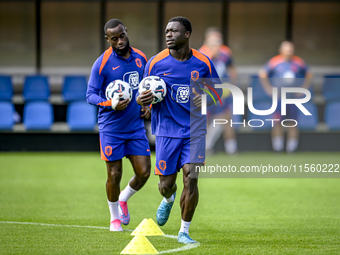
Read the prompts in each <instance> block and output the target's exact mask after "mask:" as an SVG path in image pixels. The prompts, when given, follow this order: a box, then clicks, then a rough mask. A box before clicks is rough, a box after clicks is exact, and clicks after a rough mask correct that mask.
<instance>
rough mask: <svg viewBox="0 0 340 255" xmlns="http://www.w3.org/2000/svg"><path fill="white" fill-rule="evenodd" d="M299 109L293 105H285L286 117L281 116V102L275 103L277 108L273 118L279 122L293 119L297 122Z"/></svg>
mask: <svg viewBox="0 0 340 255" xmlns="http://www.w3.org/2000/svg"><path fill="white" fill-rule="evenodd" d="M298 111H299V109H298V108H297V106H296V105H295V104H287V105H286V115H281V100H278V102H277V108H276V110H275V112H274V115H273V118H274V119H279V120H286V119H293V120H297V117H298Z"/></svg>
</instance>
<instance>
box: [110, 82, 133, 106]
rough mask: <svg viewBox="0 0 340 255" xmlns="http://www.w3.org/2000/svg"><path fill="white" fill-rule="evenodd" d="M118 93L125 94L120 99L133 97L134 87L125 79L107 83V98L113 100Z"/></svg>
mask: <svg viewBox="0 0 340 255" xmlns="http://www.w3.org/2000/svg"><path fill="white" fill-rule="evenodd" d="M116 93H117V94H123V96H122V97H121V98H120V99H119V100H120V101H123V100H125V99H130V100H131V99H132V89H131V87H130V85H129V83H127V82H125V81H122V80H115V81H113V82H111V83H109V85H107V87H106V90H105V96H106V99H107V100H111V99H112V98H113V97H114V95H115V94H116Z"/></svg>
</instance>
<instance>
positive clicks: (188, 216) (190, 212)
mask: <svg viewBox="0 0 340 255" xmlns="http://www.w3.org/2000/svg"><path fill="white" fill-rule="evenodd" d="M198 165H201V164H185V165H184V166H183V191H182V195H181V201H180V206H181V216H182V219H181V229H180V230H179V233H178V241H179V242H180V243H195V242H196V241H194V240H193V239H191V237H190V236H189V227H190V224H191V221H192V218H193V216H194V213H195V210H196V207H197V204H198V196H199V195H198V187H197V183H198V178H197V175H194V176H193V173H194V171H195V169H196V168H195V167H196V166H198ZM190 173H191V174H190Z"/></svg>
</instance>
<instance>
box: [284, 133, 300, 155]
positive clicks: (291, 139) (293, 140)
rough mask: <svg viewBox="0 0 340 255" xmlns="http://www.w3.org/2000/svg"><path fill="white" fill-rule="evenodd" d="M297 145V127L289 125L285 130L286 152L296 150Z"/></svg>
mask: <svg viewBox="0 0 340 255" xmlns="http://www.w3.org/2000/svg"><path fill="white" fill-rule="evenodd" d="M298 145H299V129H298V127H289V128H288V130H287V145H286V150H287V152H289V153H291V152H294V151H296V149H297V147H298Z"/></svg>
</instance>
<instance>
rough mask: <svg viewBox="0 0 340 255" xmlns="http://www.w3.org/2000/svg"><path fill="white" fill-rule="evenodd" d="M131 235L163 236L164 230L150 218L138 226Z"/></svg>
mask: <svg viewBox="0 0 340 255" xmlns="http://www.w3.org/2000/svg"><path fill="white" fill-rule="evenodd" d="M131 235H133V236H136V235H143V236H162V235H164V233H163V231H162V230H161V229H160V228H159V227H158V226H157V225H156V223H155V222H154V221H153V220H152V219H151V218H150V219H146V218H145V219H144V220H143V221H142V222H141V223H140V224H139V225H138V227H137V228H136V229H135V230H134V231H133V232H132V233H131Z"/></svg>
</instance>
